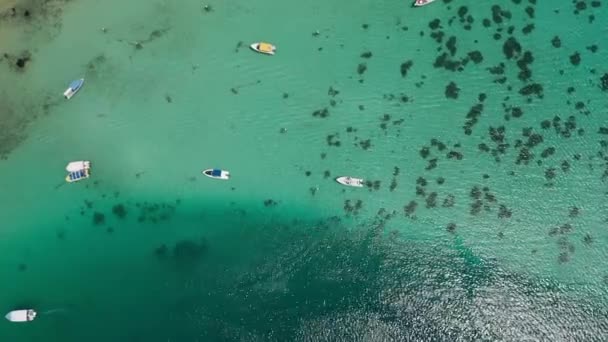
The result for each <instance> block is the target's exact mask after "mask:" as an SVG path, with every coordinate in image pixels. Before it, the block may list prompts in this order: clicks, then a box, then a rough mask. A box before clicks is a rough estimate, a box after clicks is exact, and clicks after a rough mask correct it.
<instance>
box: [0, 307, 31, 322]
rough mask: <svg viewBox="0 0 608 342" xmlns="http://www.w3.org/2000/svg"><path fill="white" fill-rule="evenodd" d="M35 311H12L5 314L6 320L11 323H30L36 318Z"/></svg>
mask: <svg viewBox="0 0 608 342" xmlns="http://www.w3.org/2000/svg"><path fill="white" fill-rule="evenodd" d="M36 315H37V313H36V311H35V310H32V309H24V310H13V311H11V312H9V313H7V314H6V316H4V317H6V319H8V320H9V321H11V322H31V321H33V320H34V319H35V318H36Z"/></svg>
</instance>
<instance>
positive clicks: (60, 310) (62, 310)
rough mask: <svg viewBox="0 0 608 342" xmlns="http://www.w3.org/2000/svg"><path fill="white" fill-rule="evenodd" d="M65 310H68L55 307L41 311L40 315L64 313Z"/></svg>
mask: <svg viewBox="0 0 608 342" xmlns="http://www.w3.org/2000/svg"><path fill="white" fill-rule="evenodd" d="M66 312H68V309H63V308H57V309H51V310H47V311H43V312H41V313H40V314H42V315H52V314H57V313H66Z"/></svg>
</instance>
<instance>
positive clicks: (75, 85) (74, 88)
mask: <svg viewBox="0 0 608 342" xmlns="http://www.w3.org/2000/svg"><path fill="white" fill-rule="evenodd" d="M83 84H84V78H81V79H79V80H74V81H72V82H71V83H70V86H69V87H68V89H66V91H65V92H64V93H63V96H64V97H65V98H66V99H68V100H69V99H71V98H72V96H74V95H76V93H77V92H78V91H79V90H80V88H82V85H83Z"/></svg>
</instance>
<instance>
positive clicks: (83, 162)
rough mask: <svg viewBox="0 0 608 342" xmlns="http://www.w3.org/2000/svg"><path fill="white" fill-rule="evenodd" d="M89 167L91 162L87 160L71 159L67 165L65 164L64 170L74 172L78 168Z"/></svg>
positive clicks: (78, 169)
mask: <svg viewBox="0 0 608 342" xmlns="http://www.w3.org/2000/svg"><path fill="white" fill-rule="evenodd" d="M90 168H91V162H90V161H88V160H79V161H73V162H70V163H69V164H68V165H66V167H65V170H66V171H67V172H76V171H80V170H84V169H90Z"/></svg>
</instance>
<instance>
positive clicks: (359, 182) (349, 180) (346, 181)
mask: <svg viewBox="0 0 608 342" xmlns="http://www.w3.org/2000/svg"><path fill="white" fill-rule="evenodd" d="M336 182H338V183H340V184H342V185H346V186H354V187H357V188H362V187H363V183H364V182H363V179H361V178H354V177H348V176H342V177H338V178H336Z"/></svg>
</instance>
